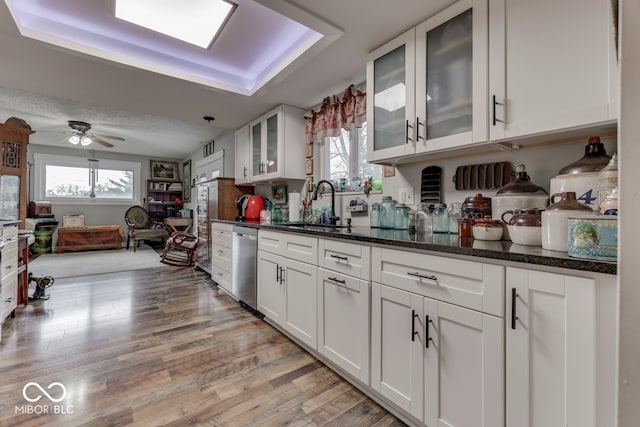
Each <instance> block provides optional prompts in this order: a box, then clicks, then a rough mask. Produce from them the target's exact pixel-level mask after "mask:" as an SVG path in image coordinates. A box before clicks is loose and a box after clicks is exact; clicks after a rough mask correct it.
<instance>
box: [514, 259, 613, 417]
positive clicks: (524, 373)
mask: <svg viewBox="0 0 640 427" xmlns="http://www.w3.org/2000/svg"><path fill="white" fill-rule="evenodd" d="M596 286H597V281H596V280H595V279H591V278H582V277H573V276H567V275H564V274H553V273H546V272H539V271H532V270H525V269H520V268H507V290H508V297H507V311H508V313H509V315H508V321H507V326H506V348H507V351H506V368H507V369H506V379H507V381H506V385H507V390H506V399H507V425H508V426H512V425H513V426H522V427H534V426H540V427H542V426H565V425H567V426H581V427H590V426H591V427H595V426H598V425H613V424H610V422H611V421H612V420H611V419H608V420H607V421H606V422H605V423H598V421H597V420H598V419H599V418H598V416H599V415H598V414H597V411H598V408H599V407H600V405H602V404H603V402H601V401H600V400H599V396H598V372H599V369H598V367H597V359H598V346H597V345H596V344H597V339H598V335H599V331H598V322H597V318H596V313H597V311H598V305H599V301H598V299H597V291H598V289H597V288H596ZM600 304H604V299H603V301H602V302H600ZM603 358H604V357H603ZM602 400H605V399H602Z"/></svg>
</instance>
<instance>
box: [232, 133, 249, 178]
mask: <svg viewBox="0 0 640 427" xmlns="http://www.w3.org/2000/svg"><path fill="white" fill-rule="evenodd" d="M235 137H236V143H235V155H236V158H235V168H234V177H235V180H236V184H247V183H249V182H251V161H250V159H251V157H250V154H249V152H250V144H251V140H250V138H249V125H245V126H242V127H241V128H240V129H238V130H237V131H236V134H235Z"/></svg>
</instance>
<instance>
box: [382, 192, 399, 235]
mask: <svg viewBox="0 0 640 427" xmlns="http://www.w3.org/2000/svg"><path fill="white" fill-rule="evenodd" d="M395 211H396V203H395V202H394V201H393V199H392V198H391V196H385V197H383V198H382V202H381V203H380V228H393V227H394V215H395Z"/></svg>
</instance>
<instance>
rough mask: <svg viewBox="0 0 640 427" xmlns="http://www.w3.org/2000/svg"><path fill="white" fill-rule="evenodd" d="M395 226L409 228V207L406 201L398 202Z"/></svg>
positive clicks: (400, 228)
mask: <svg viewBox="0 0 640 427" xmlns="http://www.w3.org/2000/svg"><path fill="white" fill-rule="evenodd" d="M393 228H394V229H396V230H408V229H409V207H408V206H407V205H405V204H404V203H398V204H396V209H395V215H394V220H393Z"/></svg>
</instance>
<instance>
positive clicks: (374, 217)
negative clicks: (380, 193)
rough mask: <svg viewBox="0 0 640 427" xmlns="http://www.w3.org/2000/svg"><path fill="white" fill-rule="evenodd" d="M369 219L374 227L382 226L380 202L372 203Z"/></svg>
mask: <svg viewBox="0 0 640 427" xmlns="http://www.w3.org/2000/svg"><path fill="white" fill-rule="evenodd" d="M369 221H370V226H371V227H372V228H380V203H373V204H371V213H370V214H369Z"/></svg>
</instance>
